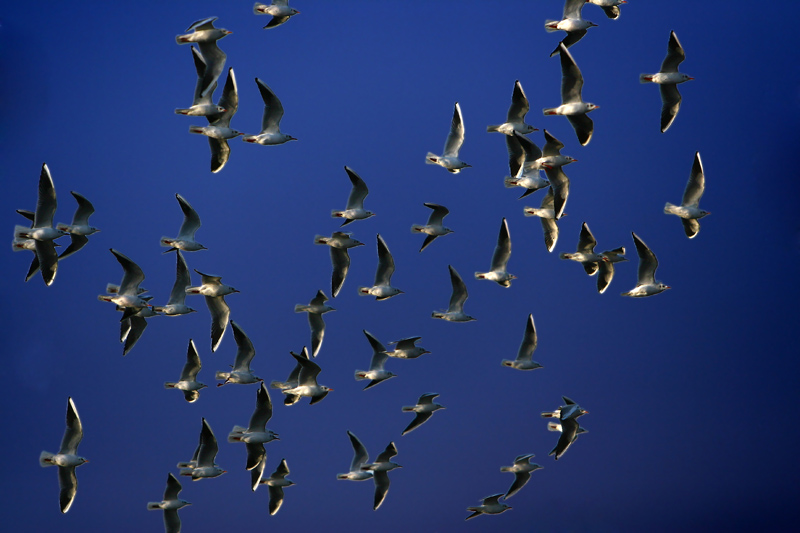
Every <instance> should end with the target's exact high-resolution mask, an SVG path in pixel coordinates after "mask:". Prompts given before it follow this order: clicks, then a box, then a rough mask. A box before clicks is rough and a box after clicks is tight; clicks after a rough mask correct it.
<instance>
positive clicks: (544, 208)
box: [523, 173, 569, 252]
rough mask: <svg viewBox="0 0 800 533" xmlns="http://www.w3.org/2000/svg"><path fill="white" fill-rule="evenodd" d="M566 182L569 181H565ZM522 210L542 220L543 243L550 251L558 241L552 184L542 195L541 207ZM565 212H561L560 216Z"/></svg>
mask: <svg viewBox="0 0 800 533" xmlns="http://www.w3.org/2000/svg"><path fill="white" fill-rule="evenodd" d="M562 174H563V173H562ZM564 177H566V176H564ZM568 183H569V181H567V184H568ZM523 212H524V213H525V216H526V217H539V219H540V220H541V221H542V231H543V232H544V245H545V247H546V248H547V251H548V252H552V251H553V248H555V247H556V242H558V224H557V223H556V213H555V198H554V195H553V187H552V185H551V186H550V187H549V188H548V189H547V194H545V195H544V198H542V205H541V207H528V206H526V207H525V209H523ZM565 214H566V213H562V214H561V216H564V215H565Z"/></svg>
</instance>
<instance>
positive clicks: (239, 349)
mask: <svg viewBox="0 0 800 533" xmlns="http://www.w3.org/2000/svg"><path fill="white" fill-rule="evenodd" d="M231 327H232V328H233V338H234V340H236V359H235V360H234V363H233V367H232V368H233V370H231V371H230V372H217V373H216V379H221V380H223V382H222V383H217V387H222V386H223V385H227V384H228V383H239V384H242V385H249V384H251V383H258V382H259V381H264V380H263V379H261V378H260V377H258V376H256V375H255V374H253V371H252V370H250V363H251V362H252V361H253V357H255V356H256V349H255V348H253V343H252V342H251V341H250V337H248V336H247V334H246V333H245V332H244V330H243V329H242V328H241V327H240V326H239V324H237V323H236V322H234V321H233V320H231Z"/></svg>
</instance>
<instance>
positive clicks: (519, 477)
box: [505, 472, 531, 499]
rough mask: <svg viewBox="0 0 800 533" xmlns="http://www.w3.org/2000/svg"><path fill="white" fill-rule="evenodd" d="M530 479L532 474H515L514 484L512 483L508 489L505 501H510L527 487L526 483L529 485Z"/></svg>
mask: <svg viewBox="0 0 800 533" xmlns="http://www.w3.org/2000/svg"><path fill="white" fill-rule="evenodd" d="M530 478H531V474H530V472H514V482H513V483H511V486H510V487H509V488H508V491H507V492H506V495H505V499H508V498H510V497H511V496H513V495H514V494H516V493H517V492H519V490H520V489H521V488H522V487H524V486H525V483H527V482H528V480H529V479H530Z"/></svg>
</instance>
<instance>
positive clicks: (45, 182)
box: [31, 164, 58, 228]
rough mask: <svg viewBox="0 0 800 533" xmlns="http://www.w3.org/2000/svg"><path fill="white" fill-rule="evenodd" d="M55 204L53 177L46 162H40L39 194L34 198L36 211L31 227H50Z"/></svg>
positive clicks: (54, 212) (56, 203)
mask: <svg viewBox="0 0 800 533" xmlns="http://www.w3.org/2000/svg"><path fill="white" fill-rule="evenodd" d="M57 206H58V202H57V201H56V188H55V186H54V185H53V177H52V176H51V175H50V169H49V168H48V167H47V164H42V172H41V173H40V174H39V195H38V197H37V198H36V213H35V215H34V217H33V226H31V227H33V228H52V227H53V217H54V216H55V214H56V207H57Z"/></svg>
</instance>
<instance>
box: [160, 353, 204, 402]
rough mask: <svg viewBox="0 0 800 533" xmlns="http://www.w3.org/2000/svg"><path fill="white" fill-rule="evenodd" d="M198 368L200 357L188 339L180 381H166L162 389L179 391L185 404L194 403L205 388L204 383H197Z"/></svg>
mask: <svg viewBox="0 0 800 533" xmlns="http://www.w3.org/2000/svg"><path fill="white" fill-rule="evenodd" d="M200 368H202V364H201V363H200V355H198V353H197V348H196V347H195V345H194V341H193V340H192V339H189V347H188V349H187V350H186V363H185V364H184V365H183V370H182V371H181V377H180V380H179V381H177V382H172V381H167V382H165V383H164V388H165V389H178V390H181V391H183V397H184V398H185V399H186V401H187V402H189V403H194V402H196V401H197V399H198V398H199V397H200V390H201V389H204V388H206V387H207V385H206V384H205V383H200V382H199V381H197V374H198V373H199V372H200Z"/></svg>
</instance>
